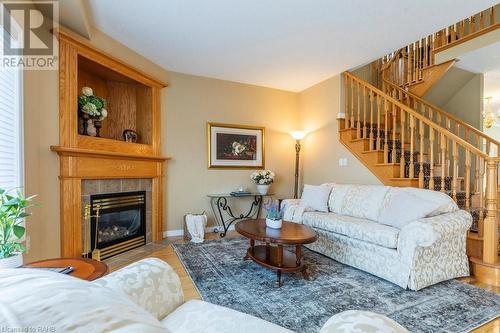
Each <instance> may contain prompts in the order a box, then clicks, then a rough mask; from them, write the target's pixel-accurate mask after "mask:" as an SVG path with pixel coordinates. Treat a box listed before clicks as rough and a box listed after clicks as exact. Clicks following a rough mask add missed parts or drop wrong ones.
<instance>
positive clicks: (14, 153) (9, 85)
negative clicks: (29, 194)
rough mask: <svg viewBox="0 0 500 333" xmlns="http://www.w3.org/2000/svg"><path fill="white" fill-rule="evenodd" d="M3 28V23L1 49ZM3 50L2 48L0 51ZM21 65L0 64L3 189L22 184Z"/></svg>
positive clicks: (0, 181)
mask: <svg viewBox="0 0 500 333" xmlns="http://www.w3.org/2000/svg"><path fill="white" fill-rule="evenodd" d="M3 36H4V30H3V27H2V26H0V48H1V49H3ZM1 49H0V50H1ZM21 73H22V72H21V69H20V68H8V67H3V66H0V188H3V189H7V190H8V189H12V188H16V187H19V186H21V185H22V179H23V177H22V175H23V166H22V156H23V151H22V136H23V131H22V128H23V127H22V126H23V122H22V74H21Z"/></svg>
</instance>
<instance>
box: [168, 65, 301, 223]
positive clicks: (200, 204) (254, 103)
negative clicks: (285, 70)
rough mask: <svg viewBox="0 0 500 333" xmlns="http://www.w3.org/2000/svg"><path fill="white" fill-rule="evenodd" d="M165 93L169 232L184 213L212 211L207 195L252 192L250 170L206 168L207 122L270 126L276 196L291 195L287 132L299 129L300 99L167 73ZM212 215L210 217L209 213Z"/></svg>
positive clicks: (270, 165) (291, 160)
mask: <svg viewBox="0 0 500 333" xmlns="http://www.w3.org/2000/svg"><path fill="white" fill-rule="evenodd" d="M168 82H169V87H168V88H167V89H166V90H165V92H164V104H165V106H166V116H165V117H164V121H163V125H164V127H163V129H162V140H163V141H162V142H163V147H164V152H165V153H166V154H168V155H171V156H172V157H173V159H172V160H171V161H169V162H168V175H167V184H168V185H167V193H166V195H167V229H168V230H175V229H180V228H182V221H183V216H184V214H186V213H193V212H202V211H204V210H205V211H207V212H209V213H210V206H209V201H208V198H207V197H206V195H207V194H209V193H221V192H229V191H232V190H234V189H235V188H236V187H237V186H238V185H243V186H245V187H247V188H249V189H254V186H253V185H252V183H251V181H250V178H249V176H250V173H251V172H252V170H227V169H207V144H206V140H207V139H206V123H207V121H211V122H223V123H232V124H245V125H259V126H265V127H266V138H265V141H266V147H265V148H266V168H268V169H271V170H273V171H274V172H276V175H277V179H276V183H275V184H274V185H273V190H272V191H273V192H274V193H276V195H277V197H280V198H287V197H290V196H291V195H292V194H293V174H294V170H293V168H294V164H293V163H294V156H295V155H294V154H295V151H294V142H293V139H292V138H291V137H290V135H289V134H288V132H289V131H292V130H294V129H296V128H297V126H298V112H297V95H296V94H295V93H291V92H285V91H280V90H274V89H269V88H262V87H256V86H251V85H245V84H239V83H233V82H228V81H221V80H215V79H209V78H203V77H195V76H191V75H185V74H179V73H172V72H170V73H169V79H168ZM210 216H211V213H210Z"/></svg>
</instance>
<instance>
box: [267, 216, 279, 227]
mask: <svg viewBox="0 0 500 333" xmlns="http://www.w3.org/2000/svg"><path fill="white" fill-rule="evenodd" d="M282 225H283V220H282V219H279V220H273V219H268V218H266V227H268V228H271V229H281V226H282Z"/></svg>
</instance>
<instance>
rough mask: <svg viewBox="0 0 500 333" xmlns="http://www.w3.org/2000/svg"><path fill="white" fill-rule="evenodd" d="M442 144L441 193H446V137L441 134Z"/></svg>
mask: <svg viewBox="0 0 500 333" xmlns="http://www.w3.org/2000/svg"><path fill="white" fill-rule="evenodd" d="M440 138H441V139H440V144H441V147H440V148H441V189H440V191H441V192H444V189H445V184H444V183H445V180H446V173H445V171H446V170H445V163H446V136H445V135H444V134H443V133H441V135H440Z"/></svg>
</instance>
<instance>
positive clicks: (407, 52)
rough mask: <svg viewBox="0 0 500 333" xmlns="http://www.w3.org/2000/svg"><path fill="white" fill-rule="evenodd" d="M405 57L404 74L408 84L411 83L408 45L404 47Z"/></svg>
mask: <svg viewBox="0 0 500 333" xmlns="http://www.w3.org/2000/svg"><path fill="white" fill-rule="evenodd" d="M406 55H407V59H406V64H407V68H406V70H407V73H406V82H407V83H408V84H409V83H411V49H410V45H408V46H407V47H406Z"/></svg>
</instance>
